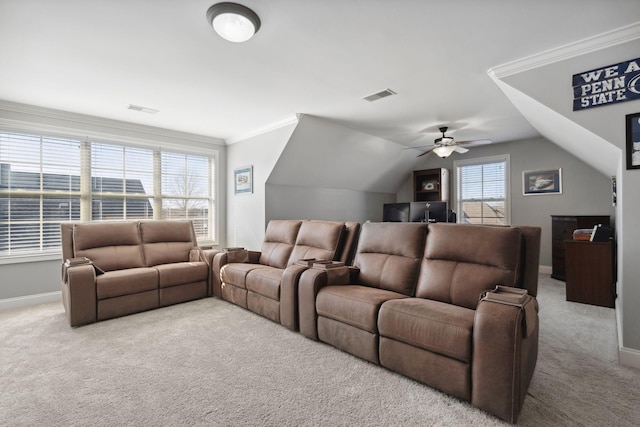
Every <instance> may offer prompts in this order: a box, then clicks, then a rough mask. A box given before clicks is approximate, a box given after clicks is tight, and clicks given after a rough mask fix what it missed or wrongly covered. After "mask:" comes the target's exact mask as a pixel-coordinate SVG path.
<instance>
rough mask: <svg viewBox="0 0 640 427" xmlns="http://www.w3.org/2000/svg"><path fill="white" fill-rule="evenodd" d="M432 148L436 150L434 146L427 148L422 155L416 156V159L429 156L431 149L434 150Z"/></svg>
mask: <svg viewBox="0 0 640 427" xmlns="http://www.w3.org/2000/svg"><path fill="white" fill-rule="evenodd" d="M434 148H436V147H435V146H433V147H429V148H427V149H426V151H424V152H423V153H421V154H418V155H417V156H416V157H422V156H424V155H426V154H429V153H431V152H432V151H433V149H434Z"/></svg>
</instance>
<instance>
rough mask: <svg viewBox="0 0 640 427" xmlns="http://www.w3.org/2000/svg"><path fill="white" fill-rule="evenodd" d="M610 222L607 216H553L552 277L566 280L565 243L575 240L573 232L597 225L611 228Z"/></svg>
mask: <svg viewBox="0 0 640 427" xmlns="http://www.w3.org/2000/svg"><path fill="white" fill-rule="evenodd" d="M609 221H610V220H609V216H607V215H551V277H553V278H554V279H558V280H565V277H566V268H565V247H564V241H565V240H570V239H572V238H573V230H576V229H578V228H593V226H594V225H597V224H602V225H605V226H609Z"/></svg>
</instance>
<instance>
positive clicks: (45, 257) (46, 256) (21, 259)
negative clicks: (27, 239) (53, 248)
mask: <svg viewBox="0 0 640 427" xmlns="http://www.w3.org/2000/svg"><path fill="white" fill-rule="evenodd" d="M53 260H58V261H60V262H62V252H47V253H39V254H23V255H8V256H0V265H5V264H21V263H25V262H40V261H53Z"/></svg>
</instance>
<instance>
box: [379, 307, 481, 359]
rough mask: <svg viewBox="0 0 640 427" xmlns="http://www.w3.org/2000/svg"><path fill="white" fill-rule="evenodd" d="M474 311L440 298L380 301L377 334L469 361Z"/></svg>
mask: <svg viewBox="0 0 640 427" xmlns="http://www.w3.org/2000/svg"><path fill="white" fill-rule="evenodd" d="M474 315H475V311H474V310H470V309H468V308H464V307H458V306H456V305H452V304H446V303H442V302H439V301H431V300H425V299H421V298H405V299H402V300H392V301H387V302H385V303H384V304H382V307H381V308H380V314H379V317H378V329H379V330H380V336H385V337H388V338H391V339H394V340H396V341H401V342H403V343H406V344H410V345H412V346H414V347H419V348H422V349H424V350H428V351H431V352H433V353H437V354H442V355H444V356H447V357H451V358H453V359H457V360H459V361H461V362H466V363H470V362H471V343H472V337H473V333H472V331H473V319H474Z"/></svg>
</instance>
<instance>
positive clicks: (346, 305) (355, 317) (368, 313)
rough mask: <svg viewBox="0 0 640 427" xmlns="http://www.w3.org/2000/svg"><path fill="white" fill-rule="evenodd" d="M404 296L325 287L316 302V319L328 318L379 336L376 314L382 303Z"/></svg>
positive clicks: (362, 288)
mask: <svg viewBox="0 0 640 427" xmlns="http://www.w3.org/2000/svg"><path fill="white" fill-rule="evenodd" d="M398 298H406V296H405V295H402V294H399V293H397V292H391V291H387V290H384V289H375V288H370V287H366V286H360V285H337V286H326V287H324V288H322V289H320V292H318V297H317V299H316V311H317V312H318V315H319V316H324V317H328V318H330V319H333V320H337V321H339V322H342V323H346V324H348V325H351V326H355V327H356V328H359V329H363V330H365V331H368V332H371V333H377V332H378V327H377V323H378V310H379V308H380V306H381V305H382V303H384V302H385V301H388V300H391V299H398Z"/></svg>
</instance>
